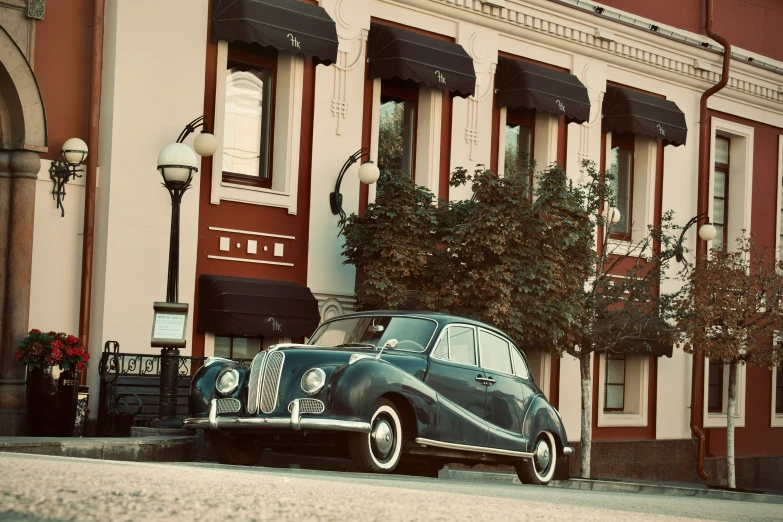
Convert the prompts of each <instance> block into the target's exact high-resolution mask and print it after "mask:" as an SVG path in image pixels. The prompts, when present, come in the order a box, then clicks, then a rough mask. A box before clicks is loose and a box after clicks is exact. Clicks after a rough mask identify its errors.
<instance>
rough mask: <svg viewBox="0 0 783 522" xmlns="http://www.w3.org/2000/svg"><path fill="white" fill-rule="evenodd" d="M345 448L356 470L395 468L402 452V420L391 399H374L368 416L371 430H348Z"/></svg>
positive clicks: (374, 471) (371, 470) (371, 471)
mask: <svg viewBox="0 0 783 522" xmlns="http://www.w3.org/2000/svg"><path fill="white" fill-rule="evenodd" d="M348 449H349V450H350V453H351V459H352V460H353V463H354V465H355V466H356V468H357V469H358V470H359V471H362V472H368V473H391V472H392V471H394V468H396V467H397V464H398V463H399V462H400V454H401V453H402V421H400V415H399V414H398V413H397V409H396V408H395V407H394V403H392V402H391V401H389V400H386V399H380V400H379V401H378V402H376V403H375V410H374V413H373V415H372V419H371V420H370V433H354V434H351V437H350V439H349V442H348Z"/></svg>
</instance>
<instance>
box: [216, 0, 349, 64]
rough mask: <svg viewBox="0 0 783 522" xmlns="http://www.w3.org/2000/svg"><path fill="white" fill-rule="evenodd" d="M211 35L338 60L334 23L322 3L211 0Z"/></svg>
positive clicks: (296, 0)
mask: <svg viewBox="0 0 783 522" xmlns="http://www.w3.org/2000/svg"><path fill="white" fill-rule="evenodd" d="M212 39H213V40H215V41H217V40H225V41H227V42H235V41H237V40H241V41H243V42H246V43H250V44H252V43H257V44H260V45H264V46H267V45H271V46H272V47H275V48H276V49H278V50H280V51H288V52H291V53H294V54H303V55H304V56H313V57H315V58H318V59H319V60H320V62H321V63H322V64H324V65H329V64H331V63H334V62H336V61H337V43H338V42H337V26H336V25H335V24H334V20H332V19H331V18H329V15H328V14H327V13H326V11H325V10H324V8H323V7H319V6H317V5H312V4H306V3H304V2H300V1H299V0H213V2H212Z"/></svg>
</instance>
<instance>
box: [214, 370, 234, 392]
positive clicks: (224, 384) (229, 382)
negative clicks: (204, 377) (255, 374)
mask: <svg viewBox="0 0 783 522" xmlns="http://www.w3.org/2000/svg"><path fill="white" fill-rule="evenodd" d="M237 386H239V372H238V371H236V370H235V369H234V368H228V369H225V370H223V371H222V372H220V374H219V375H218V378H217V381H215V389H216V390H217V391H218V392H219V393H221V394H222V395H228V394H229V393H231V392H233V391H234V390H236V389H237Z"/></svg>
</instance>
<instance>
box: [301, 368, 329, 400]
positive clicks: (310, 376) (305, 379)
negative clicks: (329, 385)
mask: <svg viewBox="0 0 783 522" xmlns="http://www.w3.org/2000/svg"><path fill="white" fill-rule="evenodd" d="M325 384H326V374H325V373H324V371H323V370H322V369H320V368H312V369H310V370H307V371H306V372H305V374H304V375H302V391H303V392H305V393H306V394H307V395H315V394H316V393H318V392H319V391H321V390H322V389H323V387H324V385H325Z"/></svg>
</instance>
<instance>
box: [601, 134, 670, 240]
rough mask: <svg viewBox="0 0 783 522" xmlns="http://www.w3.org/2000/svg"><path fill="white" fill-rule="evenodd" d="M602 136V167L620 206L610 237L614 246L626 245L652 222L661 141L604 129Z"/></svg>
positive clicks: (639, 237)
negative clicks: (606, 173) (603, 147)
mask: <svg viewBox="0 0 783 522" xmlns="http://www.w3.org/2000/svg"><path fill="white" fill-rule="evenodd" d="M604 139H605V149H604V150H605V158H606V160H605V163H604V167H603V170H604V171H609V172H612V173H613V178H614V179H613V180H612V182H611V188H612V194H613V202H614V204H615V205H617V207H618V209H619V210H620V221H619V222H618V223H617V224H616V225H615V226H614V229H613V233H612V236H611V238H610V241H611V242H612V243H613V244H614V247H615V248H617V247H623V246H628V247H630V245H632V244H633V243H632V241H634V240H635V239H637V240H639V239H641V238H643V237H645V236H646V235H647V231H648V229H649V227H650V226H653V221H654V217H655V210H654V209H655V178H656V176H657V171H658V163H657V162H658V147H659V146H662V145H659V144H658V141H657V140H654V139H652V138H649V137H647V136H641V135H639V136H632V135H623V136H615V133H612V132H607V133H606V134H605V135H604ZM617 252H618V253H621V252H622V250H617ZM642 255H644V253H643V254H642Z"/></svg>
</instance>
